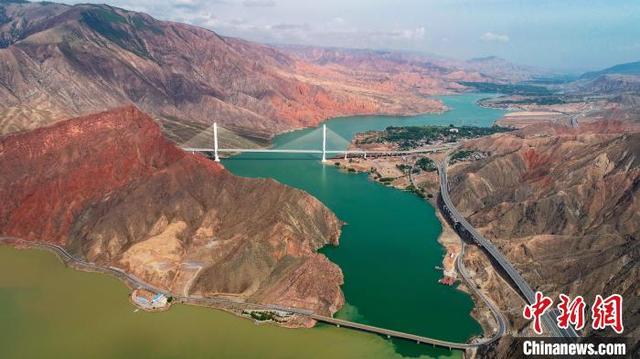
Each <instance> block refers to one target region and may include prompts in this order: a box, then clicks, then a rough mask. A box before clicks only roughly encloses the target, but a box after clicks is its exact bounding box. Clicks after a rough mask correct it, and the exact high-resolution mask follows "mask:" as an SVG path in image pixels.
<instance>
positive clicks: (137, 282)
mask: <svg viewBox="0 0 640 359" xmlns="http://www.w3.org/2000/svg"><path fill="white" fill-rule="evenodd" d="M0 244H9V245H19V246H23V247H27V248H37V249H42V250H47V251H50V252H53V253H55V254H56V255H57V256H58V257H59V258H60V259H61V260H62V261H63V262H64V263H66V264H68V265H70V266H73V267H77V268H79V269H82V270H86V271H91V272H99V273H105V274H111V275H113V276H115V277H117V278H119V279H121V280H122V281H124V282H125V283H127V285H129V286H130V287H131V288H143V289H148V290H151V291H154V292H156V293H162V294H164V295H166V296H171V297H173V298H174V300H175V301H177V302H179V303H185V304H192V305H201V306H216V305H217V306H220V305H226V306H228V307H229V306H230V307H236V308H238V307H240V308H244V309H252V310H256V309H258V310H272V311H282V312H287V313H291V314H298V315H302V316H306V317H309V318H312V319H314V320H316V321H320V322H324V323H328V324H333V325H336V326H338V327H345V328H351V329H356V330H361V331H365V332H370V333H375V334H380V335H383V336H386V337H387V338H392V337H393V338H400V339H406V340H411V341H414V342H416V343H418V344H431V345H433V346H438V347H442V348H448V349H459V350H465V349H472V348H477V347H479V346H482V345H485V344H488V343H491V342H494V341H495V340H497V339H498V338H499V337H500V336H499V335H498V333H496V335H494V336H493V337H491V338H489V339H486V340H481V341H477V342H475V343H456V342H450V341H446V340H439V339H434V338H428V337H423V336H420V335H415V334H410V333H404V332H400V331H396V330H391V329H385V328H380V327H375V326H371V325H367V324H361V323H356V322H351V321H347V320H342V319H338V318H332V317H327V316H323V315H320V314H316V313H315V312H313V311H311V310H306V309H301V308H289V307H283V306H278V305H269V304H258V303H248V302H242V301H235V300H232V299H229V298H220V297H206V298H205V297H198V296H178V295H173V294H171V293H169V292H167V291H166V290H163V289H160V288H158V287H155V286H153V285H150V284H148V283H146V282H144V281H143V280H141V279H140V278H138V277H136V276H135V275H133V274H129V273H126V272H124V271H123V270H122V269H119V268H116V267H102V266H99V265H96V264H93V263H90V262H87V261H85V260H83V259H81V258H77V257H75V256H74V255H72V254H71V253H69V252H68V251H67V250H66V249H65V248H64V247H62V246H60V245H57V244H53V243H46V242H35V241H25V240H22V239H19V238H14V237H0Z"/></svg>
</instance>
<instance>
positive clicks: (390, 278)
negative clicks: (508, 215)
mask: <svg viewBox="0 0 640 359" xmlns="http://www.w3.org/2000/svg"><path fill="white" fill-rule="evenodd" d="M483 97H487V96H486V95H482V94H464V95H455V96H443V97H441V99H442V100H443V101H444V102H445V104H446V105H447V106H448V107H449V108H450V111H447V112H445V113H442V114H431V115H421V116H413V117H389V116H359V117H347V118H339V119H333V120H330V121H327V122H326V124H327V127H328V129H329V133H330V135H329V137H328V146H327V147H328V149H336V150H338V149H343V148H344V147H345V146H347V144H348V140H350V139H351V137H352V136H353V135H354V134H355V133H357V132H361V131H366V130H378V129H384V128H386V127H387V126H392V125H393V126H402V125H428V124H439V125H449V124H453V125H463V124H467V125H478V126H490V125H491V124H492V123H493V122H494V121H495V120H496V119H498V118H499V117H500V116H502V114H503V111H500V110H494V109H485V108H480V107H479V106H477V105H476V104H475V102H476V101H477V100H478V99H480V98H483ZM321 136H322V135H321V131H320V130H319V129H305V130H300V131H295V132H291V133H287V134H284V135H281V136H278V137H277V138H276V139H275V140H274V143H273V146H274V148H295V149H305V148H309V149H320V148H321ZM224 165H225V167H227V168H228V169H229V170H230V171H231V172H233V173H234V174H236V175H239V176H246V177H268V178H273V179H275V180H277V181H279V182H281V183H284V184H287V185H290V186H293V187H296V188H300V189H302V190H305V191H307V192H308V193H310V194H312V195H314V196H315V197H317V198H318V199H319V200H320V201H322V202H323V203H324V204H325V205H327V206H328V207H329V208H330V209H331V210H332V211H334V212H335V213H336V215H337V216H338V217H339V218H340V219H341V220H343V221H345V222H346V223H347V225H345V226H344V228H343V233H342V235H341V237H340V246H339V247H327V248H324V249H323V250H322V252H323V253H324V254H325V255H327V256H328V257H329V258H330V259H331V260H332V261H333V262H335V263H336V264H338V265H339V266H340V268H342V271H343V273H344V277H345V284H344V286H343V288H342V289H343V291H344V293H345V299H346V302H347V304H346V305H345V307H344V308H343V309H342V310H341V311H340V312H338V313H337V314H336V316H337V317H340V318H345V319H350V320H353V321H357V322H361V323H366V324H371V325H375V326H381V327H385V328H388V329H395V330H400V331H404V332H409V333H413V334H419V335H422V336H428V337H434V338H438V339H445V340H451V341H459V342H463V341H466V340H467V339H468V338H470V337H472V336H474V335H478V334H480V333H481V329H480V326H479V324H478V323H477V322H475V320H473V318H471V317H470V315H469V313H470V311H471V309H472V307H473V303H472V301H471V299H470V297H469V296H468V295H466V294H465V293H462V292H460V291H458V290H456V289H455V288H452V287H447V286H443V285H440V284H438V282H437V280H438V279H439V276H440V273H439V272H437V271H436V270H434V267H435V266H438V265H440V264H441V261H442V256H443V249H442V247H441V246H440V244H439V243H438V242H437V238H438V236H439V234H440V232H441V226H440V223H439V222H438V219H437V218H436V216H435V209H434V208H433V207H432V206H430V205H429V204H428V203H427V202H425V201H423V200H421V199H419V198H418V197H417V196H415V195H413V194H411V193H408V192H402V191H399V190H395V189H392V188H388V187H385V186H383V185H381V184H378V183H375V182H373V181H370V180H369V179H368V178H367V176H366V175H365V174H350V173H346V172H344V171H340V170H338V169H336V168H334V166H332V164H331V162H330V161H329V163H328V165H323V164H321V163H320V162H319V161H318V158H317V157H314V156H313V155H301V154H291V155H290V154H266V153H265V154H242V155H239V156H235V157H233V158H230V159H227V160H224ZM134 309H135V308H134V307H133V306H132V305H130V304H129V302H128V298H127V288H126V287H125V286H124V285H123V284H122V283H120V282H118V281H117V280H116V279H113V278H110V277H108V276H104V275H98V274H92V273H81V272H78V271H75V270H73V269H68V268H65V267H64V266H63V265H62V264H61V263H59V261H58V260H57V259H56V258H55V257H54V256H53V255H52V254H50V253H44V252H39V251H18V250H15V249H11V248H7V247H0V320H2V322H3V323H5V324H6V323H8V324H9V325H3V326H2V327H0V357H2V358H14V357H16V358H17V357H96V358H99V357H105V358H108V357H137V358H210V357H230V358H250V357H267V358H297V357H311V358H326V357H332V358H353V357H366V358H394V357H459V356H460V353H459V352H455V351H454V352H450V351H449V350H443V349H433V348H430V347H428V346H426V345H416V344H414V343H410V342H404V341H401V340H387V339H384V338H382V337H380V336H376V335H372V334H366V333H360V332H356V331H353V330H347V329H342V328H335V327H332V326H328V325H318V326H317V327H316V328H313V329H309V330H305V329H300V330H291V329H284V328H279V327H276V326H272V325H255V324H253V323H252V322H251V321H249V320H245V319H241V318H238V317H235V316H233V315H231V314H227V313H224V312H221V311H217V310H213V309H205V308H196V307H189V306H181V305H177V306H174V307H173V308H172V309H171V310H169V311H167V312H163V313H142V312H137V313H134Z"/></svg>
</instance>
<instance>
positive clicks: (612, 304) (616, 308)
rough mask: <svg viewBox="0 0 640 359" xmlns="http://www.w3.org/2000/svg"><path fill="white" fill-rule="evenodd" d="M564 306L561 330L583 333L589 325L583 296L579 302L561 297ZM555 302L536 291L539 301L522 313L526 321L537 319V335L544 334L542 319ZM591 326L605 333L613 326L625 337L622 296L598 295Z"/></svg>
mask: <svg viewBox="0 0 640 359" xmlns="http://www.w3.org/2000/svg"><path fill="white" fill-rule="evenodd" d="M559 297H560V303H558V306H557V308H558V310H560V315H558V317H557V318H556V320H557V322H558V328H562V329H567V328H568V327H569V326H570V325H572V326H573V328H575V330H582V329H583V328H584V327H585V324H586V318H585V308H586V306H587V305H586V303H585V300H584V298H583V297H582V296H577V297H576V298H575V299H573V300H571V298H570V297H569V296H567V295H564V294H560V296H559ZM552 304H553V300H551V298H549V297H545V296H544V295H543V294H542V293H541V292H536V299H535V302H534V303H532V304H531V305H526V306H525V307H524V310H523V311H522V315H523V316H524V318H525V319H529V320H532V319H533V330H534V331H535V332H536V334H538V335H540V334H542V322H541V320H540V317H541V316H542V315H544V313H545V312H546V311H547V310H548V309H549V308H550V307H551V305H552ZM591 319H592V323H591V327H592V328H593V330H603V329H606V328H607V327H611V329H613V330H614V331H615V332H616V333H618V334H622V332H623V331H624V325H623V324H622V296H621V295H620V294H612V295H610V296H608V297H607V298H602V296H601V295H599V294H598V295H596V299H595V301H594V303H593V305H592V306H591Z"/></svg>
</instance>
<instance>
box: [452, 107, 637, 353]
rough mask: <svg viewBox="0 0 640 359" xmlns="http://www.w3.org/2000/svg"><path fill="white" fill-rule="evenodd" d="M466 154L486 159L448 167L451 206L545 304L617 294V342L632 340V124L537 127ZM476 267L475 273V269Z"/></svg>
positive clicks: (473, 144) (480, 143)
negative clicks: (620, 311)
mask: <svg viewBox="0 0 640 359" xmlns="http://www.w3.org/2000/svg"><path fill="white" fill-rule="evenodd" d="M633 129H636V130H635V131H634V130H633ZM466 147H467V148H468V149H474V150H476V149H477V150H480V151H483V152H484V153H488V154H490V155H489V156H488V157H487V158H484V159H480V160H477V161H472V162H463V163H461V164H457V165H455V166H453V167H452V168H451V175H450V185H451V194H452V199H453V201H454V203H455V204H456V206H457V207H458V208H459V209H460V210H461V211H462V213H463V214H464V215H465V216H466V217H467V218H468V219H469V221H470V222H471V223H472V224H473V225H474V226H476V227H477V228H478V229H479V230H480V231H481V232H482V233H483V234H485V235H486V236H487V238H489V239H490V240H491V241H492V242H493V243H494V244H496V245H497V246H498V247H499V248H500V249H501V250H502V252H503V253H505V254H506V256H507V257H508V258H509V260H510V261H511V262H512V263H513V264H514V265H515V267H516V268H517V269H518V270H519V271H520V273H522V274H523V276H524V277H525V278H526V279H527V281H528V282H529V283H530V284H531V285H532V286H533V287H534V288H537V289H539V290H542V291H543V292H545V293H547V294H548V295H551V296H552V297H557V294H558V293H566V294H569V295H571V296H576V295H582V296H584V297H585V299H586V300H587V301H589V302H591V301H592V300H593V298H594V297H595V295H596V294H602V295H610V294H613V293H619V294H621V295H623V296H624V299H625V302H624V311H625V312H624V321H625V328H626V331H625V335H626V336H630V337H635V338H637V337H638V333H639V330H640V316H639V315H638V309H639V308H640V301H638V298H639V296H638V293H639V291H640V287H638V281H637V278H638V277H639V276H640V247H639V244H640V242H639V241H638V240H639V238H640V201H639V200H638V198H640V196H639V195H638V191H639V189H640V132H638V131H637V123H635V124H634V123H628V122H621V121H617V120H615V119H601V120H598V121H594V122H586V121H585V122H583V124H581V125H580V126H579V127H578V128H569V127H565V126H562V125H553V124H540V125H533V126H529V127H526V128H524V129H522V130H519V131H516V132H511V133H504V134H498V135H493V136H490V137H486V138H482V139H478V140H473V141H470V142H469V143H467V144H466ZM476 262H477V261H476ZM475 267H476V270H478V271H479V272H482V271H483V269H482V267H481V266H480V265H478V263H476V265H475ZM496 283H498V282H496ZM496 283H494V284H489V286H490V287H494V286H496V285H499V283H498V284H496ZM494 293H495V292H494ZM505 298H506V297H505ZM495 299H496V300H497V301H498V302H502V303H504V301H503V300H502V299H501V298H495ZM507 307H509V305H508V306H507ZM511 315H512V318H511V319H512V322H513V323H515V324H514V325H515V328H514V329H515V330H520V329H521V328H522V325H523V324H524V323H523V321H522V318H519V317H520V312H519V311H517V310H516V311H512V312H511ZM588 334H593V335H602V334H605V335H611V334H612V332H604V333H591V332H590V331H588ZM636 342H637V341H636Z"/></svg>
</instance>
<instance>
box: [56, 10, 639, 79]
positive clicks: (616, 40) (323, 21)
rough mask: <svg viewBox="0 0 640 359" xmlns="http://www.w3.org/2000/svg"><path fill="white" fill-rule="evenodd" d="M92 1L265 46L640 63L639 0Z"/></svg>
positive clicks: (583, 65)
mask: <svg viewBox="0 0 640 359" xmlns="http://www.w3.org/2000/svg"><path fill="white" fill-rule="evenodd" d="M64 2H67V3H74V2H87V0H82V1H75V0H67V1H64ZM90 2H97V3H104V2H106V3H107V4H109V5H113V6H118V7H122V8H125V9H129V10H135V11H142V12H145V13H148V14H150V15H152V16H154V17H156V18H158V19H162V20H172V21H178V22H185V23H189V24H193V25H198V26H201V27H205V28H208V29H211V30H214V31H216V32H217V33H219V34H221V35H226V36H234V37H240V38H244V39H247V40H253V41H258V42H263V43H277V44H302V45H316V46H337V47H348V48H372V49H400V50H412V51H419V52H425V53H429V54H437V55H442V56H446V57H453V58H457V59H469V58H474V57H483V56H500V57H503V58H506V59H508V60H510V61H513V62H515V63H519V64H526V65H533V66H537V67H541V68H547V69H552V70H557V71H568V72H580V71H586V70H593V69H601V68H605V67H609V66H612V65H614V64H619V63H624V62H632V61H640V1H638V0H590V1H586V0H395V1H394V0H314V1H309V0H209V1H206V0H102V1H93V0H90Z"/></svg>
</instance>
